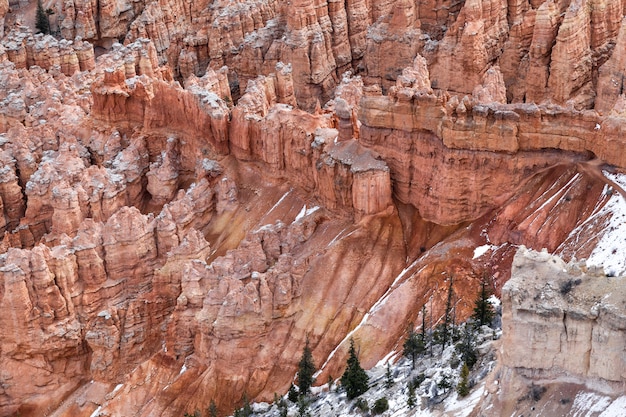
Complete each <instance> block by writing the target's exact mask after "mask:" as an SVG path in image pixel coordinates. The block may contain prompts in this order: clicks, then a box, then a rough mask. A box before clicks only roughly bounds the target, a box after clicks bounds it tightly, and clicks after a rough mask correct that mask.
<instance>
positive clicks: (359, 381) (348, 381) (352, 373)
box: [341, 339, 369, 400]
mask: <svg viewBox="0 0 626 417" xmlns="http://www.w3.org/2000/svg"><path fill="white" fill-rule="evenodd" d="M368 383H369V377H368V376H367V374H366V373H365V371H364V370H363V368H361V364H360V363H359V358H358V357H357V354H356V350H355V349H354V339H350V356H349V357H348V364H347V367H346V371H345V372H344V373H343V375H342V376H341V386H342V387H343V388H344V389H345V390H346V394H347V395H348V399H350V400H351V399H353V398H356V397H358V396H359V395H361V394H363V393H364V392H365V391H367V390H368V389H369V386H368Z"/></svg>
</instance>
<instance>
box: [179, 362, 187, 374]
mask: <svg viewBox="0 0 626 417" xmlns="http://www.w3.org/2000/svg"><path fill="white" fill-rule="evenodd" d="M185 371H187V364H186V363H183V367H182V368H180V373H179V374H178V375H182V374H184V373H185Z"/></svg>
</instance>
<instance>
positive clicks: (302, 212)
mask: <svg viewBox="0 0 626 417" xmlns="http://www.w3.org/2000/svg"><path fill="white" fill-rule="evenodd" d="M318 209H319V207H318V206H315V207H311V208H310V209H307V208H306V204H305V205H304V206H303V207H302V210H300V213H298V215H297V216H296V219H295V220H294V222H297V221H298V220H300V219H303V218H305V217H306V216H309V215H310V214H313V213H315V212H316V211H317V210H318Z"/></svg>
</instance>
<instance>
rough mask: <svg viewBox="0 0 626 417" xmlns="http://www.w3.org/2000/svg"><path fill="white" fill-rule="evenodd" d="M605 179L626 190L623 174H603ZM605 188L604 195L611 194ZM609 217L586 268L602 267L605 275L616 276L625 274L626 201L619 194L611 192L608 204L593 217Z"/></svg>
mask: <svg viewBox="0 0 626 417" xmlns="http://www.w3.org/2000/svg"><path fill="white" fill-rule="evenodd" d="M604 175H605V176H606V177H607V178H609V179H611V180H612V181H614V182H615V183H617V184H619V185H620V186H621V187H622V188H624V189H626V175H625V174H607V173H605V174H604ZM611 191H613V190H611V187H609V186H608V185H607V186H605V193H608V192H611ZM605 216H608V217H609V221H608V224H607V225H606V226H605V228H604V229H603V230H602V233H603V235H602V237H601V238H600V240H599V241H598V244H597V245H596V247H595V248H594V249H593V251H592V252H591V255H589V258H588V259H587V267H588V268H593V267H602V268H604V271H605V273H606V274H607V275H612V276H618V275H623V274H624V273H626V201H624V198H622V196H621V194H619V193H618V192H616V191H613V195H612V196H611V198H610V199H609V201H608V203H606V205H605V206H604V207H602V209H600V210H599V211H598V212H597V213H596V214H595V215H594V216H593V217H595V218H603V217H605Z"/></svg>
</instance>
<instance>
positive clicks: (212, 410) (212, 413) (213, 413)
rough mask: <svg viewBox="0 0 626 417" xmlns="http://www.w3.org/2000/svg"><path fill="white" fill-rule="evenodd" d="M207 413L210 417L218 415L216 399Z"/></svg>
mask: <svg viewBox="0 0 626 417" xmlns="http://www.w3.org/2000/svg"><path fill="white" fill-rule="evenodd" d="M206 413H207V416H208V417H217V405H216V404H215V401H213V400H211V403H210V404H209V408H207V409H206Z"/></svg>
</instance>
